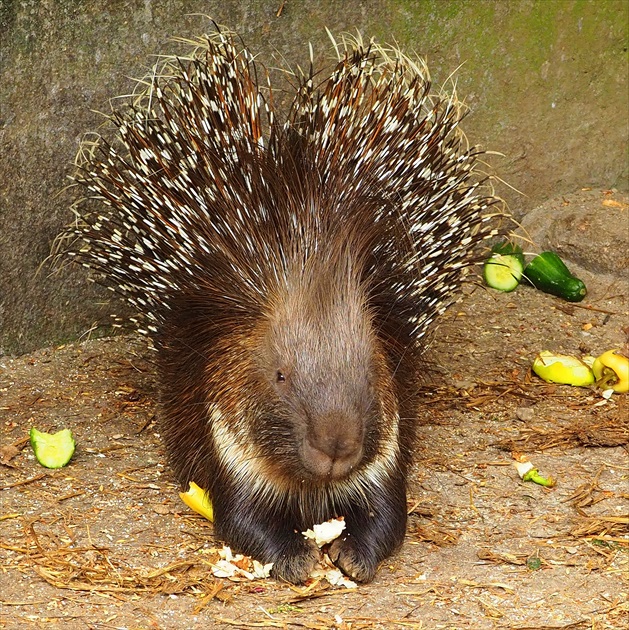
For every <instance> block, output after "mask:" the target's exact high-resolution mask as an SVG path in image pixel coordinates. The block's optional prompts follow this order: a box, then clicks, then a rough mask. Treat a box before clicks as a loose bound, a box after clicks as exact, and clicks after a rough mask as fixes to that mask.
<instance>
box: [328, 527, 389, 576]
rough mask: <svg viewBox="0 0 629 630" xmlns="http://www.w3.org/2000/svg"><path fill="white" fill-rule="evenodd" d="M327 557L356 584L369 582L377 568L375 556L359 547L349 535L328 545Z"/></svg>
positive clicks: (362, 546) (365, 548)
mask: <svg viewBox="0 0 629 630" xmlns="http://www.w3.org/2000/svg"><path fill="white" fill-rule="evenodd" d="M328 556H330V560H332V562H334V564H335V565H336V566H337V567H338V568H339V569H341V571H343V573H345V574H346V575H348V576H349V577H350V578H352V579H354V580H356V581H357V582H371V580H373V578H374V576H375V574H376V569H377V568H378V559H377V558H376V556H375V554H374V553H373V552H372V551H371V550H370V549H369V548H367V547H366V546H364V545H360V543H359V542H358V541H357V539H356V538H354V537H352V535H351V534H345V535H344V536H341V538H337V539H336V540H335V541H334V542H333V543H332V544H331V545H330V548H329V549H328Z"/></svg>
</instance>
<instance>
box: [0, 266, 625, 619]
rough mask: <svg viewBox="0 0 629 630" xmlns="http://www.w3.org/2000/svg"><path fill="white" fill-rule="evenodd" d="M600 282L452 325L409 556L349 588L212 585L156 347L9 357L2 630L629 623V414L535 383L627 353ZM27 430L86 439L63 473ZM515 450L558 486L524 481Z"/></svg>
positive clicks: (1, 476)
mask: <svg viewBox="0 0 629 630" xmlns="http://www.w3.org/2000/svg"><path fill="white" fill-rule="evenodd" d="M583 279H584V280H585V281H586V283H587V284H588V287H589V291H590V293H589V296H588V298H587V299H586V301H585V302H584V303H582V304H578V305H571V304H568V303H566V302H562V301H560V300H559V299H557V298H554V297H551V296H548V295H545V294H542V293H540V292H537V291H535V290H533V289H530V288H527V287H522V286H521V287H519V288H518V290H517V291H515V292H514V293H510V294H498V293H496V292H493V291H489V290H485V289H482V288H478V287H477V288H475V289H474V290H471V291H469V295H467V296H466V297H465V299H464V300H463V301H462V302H461V303H459V304H458V305H457V306H455V307H454V308H453V309H452V310H450V311H449V313H448V314H447V315H446V316H445V317H444V318H443V321H442V324H441V326H440V328H439V330H438V334H437V336H436V338H435V341H434V343H433V344H432V346H431V348H430V350H429V352H428V355H427V357H426V358H427V364H428V365H429V366H430V370H429V372H430V373H431V377H430V380H427V382H426V385H425V387H424V388H423V389H424V393H425V404H424V406H423V409H422V412H421V417H420V423H421V429H420V435H421V439H420V443H419V445H418V447H417V454H416V455H417V457H416V459H417V465H416V468H415V471H414V474H413V479H412V481H411V484H410V492H409V502H408V505H409V512H410V520H409V527H408V533H407V537H406V541H405V544H404V546H403V548H402V550H401V552H400V553H399V554H397V555H396V556H395V557H393V558H391V559H390V561H388V562H387V563H385V564H384V565H383V566H382V567H381V568H380V571H379V573H378V575H377V578H376V580H375V581H374V582H373V583H371V584H368V585H360V586H359V587H358V588H357V589H354V590H348V589H345V588H334V587H331V586H329V585H328V584H326V583H325V582H324V581H323V582H314V583H313V584H311V585H309V586H305V587H300V588H296V587H289V586H287V585H284V584H280V583H277V582H275V581H273V580H271V579H267V580H256V581H242V582H235V581H230V580H227V579H219V578H215V577H213V575H212V573H211V564H212V563H213V562H215V561H216V559H217V555H216V551H215V548H216V547H217V546H219V547H220V543H219V542H217V541H215V540H214V539H213V538H212V526H211V524H210V523H209V522H207V521H205V520H204V519H203V518H202V517H200V516H197V515H195V514H194V513H192V512H191V511H190V510H189V509H188V508H187V507H186V506H185V505H184V504H183V503H182V502H181V501H180V499H179V497H178V494H177V490H178V488H177V486H176V485H175V483H174V482H173V478H172V476H171V474H170V472H169V470H168V467H167V465H166V458H165V454H164V449H163V446H162V444H161V441H160V436H159V426H158V424H157V421H156V413H157V410H156V407H155V405H154V402H153V401H154V399H155V388H154V372H153V365H152V362H151V361H152V359H151V353H150V352H149V351H147V350H146V346H145V343H144V342H143V340H141V339H139V340H138V339H136V338H134V337H121V338H116V339H106V340H99V341H87V342H84V343H76V344H71V345H66V346H63V347H58V348H49V349H44V350H41V351H39V352H36V353H34V354H31V355H28V356H23V357H20V358H17V359H9V358H4V359H1V360H0V417H1V423H0V431H1V435H2V441H1V444H2V447H3V450H2V453H1V455H2V458H3V464H2V465H0V498H1V500H2V505H1V509H0V627H2V628H7V629H13V628H50V627H63V628H69V629H74V628H77V629H83V628H95V629H96V628H99V629H100V628H102V629H109V628H129V629H140V628H164V629H187V628H191V629H192V628H267V627H268V628H291V629H292V628H339V629H341V628H342V629H347V630H349V629H362V628H416V629H419V628H422V629H424V628H425V629H438V628H444V629H446V628H447V629H454V628H457V629H458V628H461V629H464V628H469V629H474V630H483V629H494V628H495V629H512V630H516V629H517V630H532V629H551V628H552V629H562V630H568V629H570V630H586V629H591V630H606V629H612V628H615V629H620V628H628V627H629V597H628V592H629V507H628V506H629V502H628V499H629V482H628V480H629V457H628V456H627V455H628V448H629V446H628V445H629V402H628V398H629V397H628V396H627V395H622V394H616V395H614V396H613V397H612V398H611V399H610V400H606V399H605V398H603V397H602V396H601V392H600V391H597V390H595V389H594V388H572V387H568V386H555V385H549V384H546V383H543V382H542V381H540V380H539V379H537V377H535V376H532V375H531V372H530V365H531V362H532V360H533V358H534V356H535V355H536V353H537V352H538V351H540V350H543V349H550V350H554V351H558V352H566V353H570V354H595V355H596V354H599V353H601V352H603V351H604V350H607V349H609V348H613V347H620V348H624V350H625V352H626V351H627V349H628V348H627V339H628V332H629V318H628V311H629V301H628V289H627V285H626V284H624V283H623V284H621V283H619V282H618V281H615V282H614V281H612V280H609V279H608V278H605V277H602V276H594V275H591V274H584V277H583ZM31 426H36V427H38V428H39V429H41V430H48V431H52V430H58V429H61V428H64V427H68V428H70V429H71V430H72V431H73V433H74V435H75V437H76V440H77V444H78V447H77V451H76V453H75V455H74V458H73V459H72V461H71V462H70V464H69V465H68V466H67V467H65V468H62V469H59V470H47V469H45V468H42V467H41V466H40V465H39V464H38V463H37V461H36V460H35V458H34V455H33V453H32V450H31V448H30V445H29V444H28V432H29V429H30V427H31ZM11 446H14V447H15V448H14V449H13V448H11ZM514 451H515V452H519V453H522V454H524V455H525V456H527V457H528V458H529V459H530V460H531V461H532V462H533V463H534V464H535V466H537V467H539V469H540V472H542V473H543V474H546V475H551V476H552V477H553V478H555V479H556V481H557V483H556V485H555V486H554V487H552V488H546V487H543V486H539V485H535V484H533V483H525V482H523V481H521V480H520V478H519V477H518V475H517V473H516V471H515V468H514V466H513V461H514V459H513V452H514Z"/></svg>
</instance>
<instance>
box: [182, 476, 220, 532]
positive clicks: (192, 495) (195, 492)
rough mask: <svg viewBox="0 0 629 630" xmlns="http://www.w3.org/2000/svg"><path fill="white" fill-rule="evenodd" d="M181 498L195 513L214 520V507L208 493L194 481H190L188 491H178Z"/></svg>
mask: <svg viewBox="0 0 629 630" xmlns="http://www.w3.org/2000/svg"><path fill="white" fill-rule="evenodd" d="M179 497H180V498H181V500H182V501H183V502H184V503H185V504H186V505H187V506H188V507H189V508H190V509H192V510H194V511H195V512H196V513H197V514H200V515H201V516H204V517H205V518H207V520H208V521H212V522H213V521H214V507H213V506H212V500H211V499H210V496H209V495H208V493H207V492H206V491H205V490H203V488H199V486H197V484H196V483H194V481H191V482H190V488H189V489H188V492H180V493H179Z"/></svg>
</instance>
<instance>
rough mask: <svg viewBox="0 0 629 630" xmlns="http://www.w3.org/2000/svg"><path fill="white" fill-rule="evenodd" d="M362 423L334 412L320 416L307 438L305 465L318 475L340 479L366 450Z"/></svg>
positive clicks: (350, 469)
mask: <svg viewBox="0 0 629 630" xmlns="http://www.w3.org/2000/svg"><path fill="white" fill-rule="evenodd" d="M363 434H364V430H363V428H362V423H360V422H357V420H356V419H354V418H346V417H343V416H342V415H338V414H331V415H328V416H326V417H324V418H319V419H318V421H317V422H316V423H315V425H314V426H312V427H311V428H310V430H309V431H308V433H307V435H306V437H305V439H304V449H303V456H304V464H305V465H306V467H307V468H308V469H309V470H310V472H312V473H314V474H315V475H317V476H319V477H324V478H326V479H340V478H342V477H345V476H347V475H348V474H349V473H350V472H351V471H352V469H353V468H354V467H355V466H356V464H358V462H359V461H360V458H361V456H362V453H363Z"/></svg>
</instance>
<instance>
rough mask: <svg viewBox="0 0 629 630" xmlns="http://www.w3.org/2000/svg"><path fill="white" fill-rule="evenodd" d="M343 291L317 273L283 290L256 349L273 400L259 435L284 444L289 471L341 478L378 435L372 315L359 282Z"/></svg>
mask: <svg viewBox="0 0 629 630" xmlns="http://www.w3.org/2000/svg"><path fill="white" fill-rule="evenodd" d="M330 291H336V292H337V296H336V297H335V298H334V299H332V300H330V299H329V297H330V294H329V292H330ZM325 292H328V299H327V300H326V301H325V302H323V301H319V300H320V298H321V297H322V293H325ZM341 293H342V292H341V290H339V289H338V287H337V288H334V287H333V286H331V285H330V283H328V282H325V281H324V282H319V281H317V282H316V286H315V287H304V286H300V287H298V288H297V289H295V290H294V291H293V292H292V294H288V295H284V296H282V299H281V301H280V305H279V306H276V309H275V311H274V313H273V316H272V318H271V319H270V321H269V323H268V326H267V328H266V331H265V334H264V336H263V338H262V341H261V344H260V347H259V349H258V353H257V357H256V362H257V364H258V366H259V369H260V375H261V378H263V379H264V380H265V381H266V384H267V386H268V388H269V390H270V392H271V396H270V398H271V400H272V401H273V402H272V405H271V407H270V408H269V412H268V413H266V414H264V417H263V418H261V419H260V426H259V432H260V433H261V434H262V435H258V436H257V439H256V441H257V442H258V443H259V444H263V445H264V444H265V443H266V444H268V446H269V447H270V448H272V449H273V450H274V452H275V453H277V451H278V450H281V452H282V457H281V460H280V462H281V465H283V466H284V467H285V468H286V470H285V471H284V472H285V474H287V475H289V476H290V477H291V478H295V476H297V477H298V478H300V479H310V480H314V481H324V482H325V481H333V480H337V479H342V478H345V477H347V476H349V475H351V474H352V472H353V471H356V470H357V469H360V468H362V467H364V465H366V464H368V463H369V462H370V461H372V460H373V458H374V456H375V455H376V453H377V450H378V443H379V441H380V439H381V425H382V423H383V419H382V418H381V415H382V411H381V404H380V401H379V387H380V384H379V383H378V382H377V373H378V370H377V368H378V366H377V356H378V354H377V352H376V341H375V340H374V337H373V334H372V322H371V318H370V317H369V313H368V311H367V310H366V309H365V306H364V304H363V303H362V299H361V297H360V293H359V292H358V291H357V290H351V289H350V290H348V291H347V292H346V294H345V295H342V294H341ZM323 304H325V307H324V306H323ZM280 444H281V446H280Z"/></svg>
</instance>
